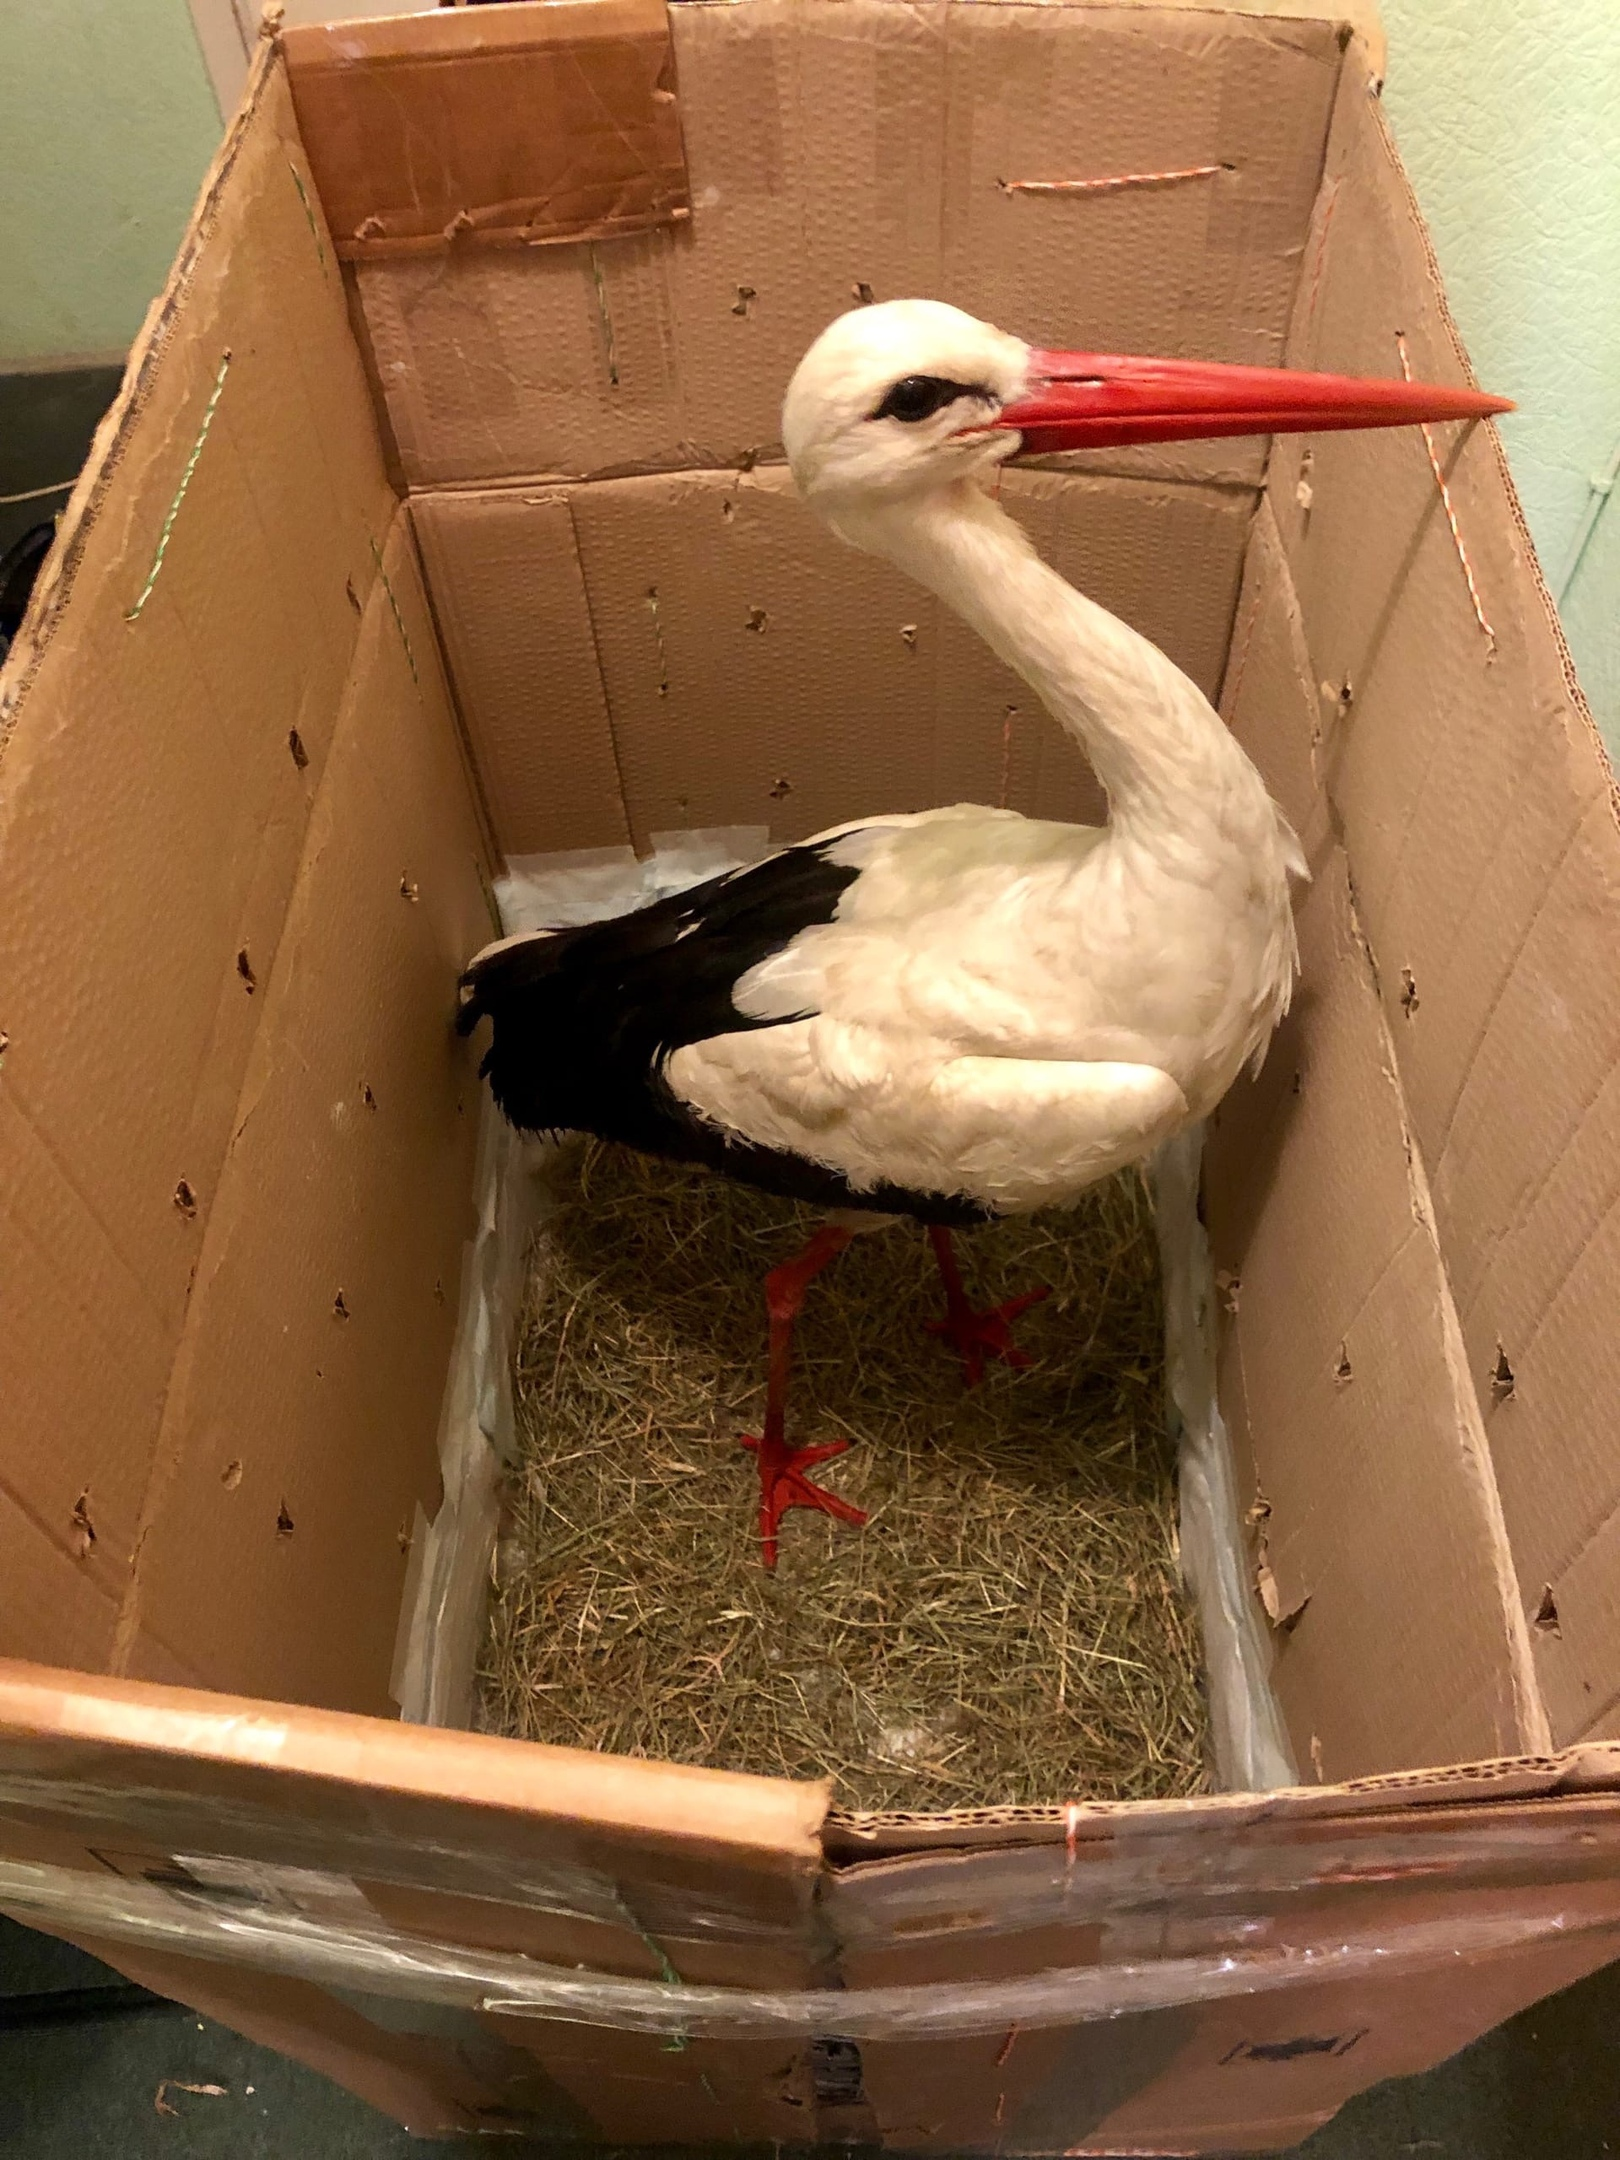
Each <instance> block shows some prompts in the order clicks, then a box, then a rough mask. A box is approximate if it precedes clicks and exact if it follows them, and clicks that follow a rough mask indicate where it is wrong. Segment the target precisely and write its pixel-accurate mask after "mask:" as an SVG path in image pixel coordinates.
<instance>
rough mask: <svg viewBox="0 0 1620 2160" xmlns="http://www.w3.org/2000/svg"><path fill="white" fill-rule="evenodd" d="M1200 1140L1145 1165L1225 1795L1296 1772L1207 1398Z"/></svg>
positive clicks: (1271, 1785) (1184, 1528)
mask: <svg viewBox="0 0 1620 2160" xmlns="http://www.w3.org/2000/svg"><path fill="white" fill-rule="evenodd" d="M1203 1147H1204V1132H1203V1127H1202V1126H1201V1125H1196V1126H1191V1127H1189V1128H1188V1130H1187V1131H1185V1132H1183V1133H1179V1134H1178V1135H1177V1136H1176V1138H1175V1139H1174V1140H1171V1141H1169V1142H1167V1143H1166V1145H1165V1146H1164V1147H1162V1148H1161V1149H1160V1150H1159V1152H1158V1154H1157V1155H1156V1156H1155V1157H1154V1159H1153V1165H1152V1182H1153V1194H1154V1213H1155V1218H1156V1221H1157V1224H1158V1234H1159V1255H1160V1265H1161V1269H1162V1273H1163V1278H1164V1327H1165V1363H1166V1378H1167V1380H1168V1383H1169V1391H1170V1400H1171V1403H1172V1404H1173V1405H1174V1408H1175V1412H1176V1422H1177V1425H1178V1428H1179V1431H1178V1448H1179V1462H1178V1476H1179V1485H1180V1500H1181V1508H1180V1517H1181V1568H1182V1573H1183V1575H1184V1576H1185V1578H1186V1581H1187V1585H1188V1587H1189V1589H1190V1590H1191V1591H1192V1593H1193V1597H1194V1599H1195V1600H1196V1602H1197V1605H1198V1617H1199V1621H1200V1623H1201V1626H1202V1630H1203V1637H1204V1669H1205V1674H1206V1677H1207V1680H1208V1684H1209V1714H1210V1727H1211V1738H1212V1741H1213V1746H1214V1753H1215V1775H1216V1782H1217V1784H1218V1785H1219V1786H1220V1788H1221V1790H1223V1791H1225V1792H1270V1791H1273V1790H1275V1789H1276V1788H1277V1787H1279V1786H1284V1785H1297V1784H1298V1783H1299V1773H1298V1770H1297V1768H1296V1766H1295V1763H1294V1757H1293V1751H1292V1749H1291V1748H1290V1746H1289V1743H1288V1733H1287V1729H1286V1727H1285V1726H1284V1724H1283V1720H1282V1713H1281V1711H1280V1710H1279V1709H1278V1707H1277V1699H1276V1696H1275V1695H1274V1693H1273V1692H1272V1686H1271V1670H1272V1654H1271V1643H1270V1639H1269V1637H1268V1636H1267V1635H1266V1633H1265V1629H1264V1626H1263V1624H1262V1621H1261V1617H1260V1611H1259V1607H1258V1605H1257V1604H1256V1601H1255V1599H1254V1597H1253V1596H1252V1595H1251V1593H1250V1590H1249V1584H1248V1577H1247V1570H1246V1565H1245V1545H1244V1540H1243V1530H1242V1525H1241V1523H1240V1521H1239V1518H1238V1504H1237V1488H1236V1486H1235V1484H1234V1482H1233V1476H1232V1449H1231V1442H1230V1440H1229V1438H1228V1435H1227V1431H1226V1426H1225V1424H1224V1423H1223V1421H1222V1418H1221V1413H1220V1406H1219V1404H1218V1402H1217V1401H1216V1395H1215V1347H1214V1315H1215V1278H1214V1272H1213V1268H1212V1265H1211V1261H1210V1255H1209V1239H1208V1238H1207V1237H1206V1236H1205V1234H1204V1226H1203V1224H1202V1223H1201V1222H1200V1221H1199V1219H1198V1181H1199V1170H1200V1164H1201V1162H1202V1159H1203Z"/></svg>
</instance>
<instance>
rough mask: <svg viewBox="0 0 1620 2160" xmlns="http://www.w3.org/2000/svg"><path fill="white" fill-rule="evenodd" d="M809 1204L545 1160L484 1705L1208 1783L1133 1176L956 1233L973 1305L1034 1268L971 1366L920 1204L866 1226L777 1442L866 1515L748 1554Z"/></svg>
mask: <svg viewBox="0 0 1620 2160" xmlns="http://www.w3.org/2000/svg"><path fill="white" fill-rule="evenodd" d="M815 1221H816V1218H815V1217H813V1216H812V1215H811V1214H810V1213H809V1212H808V1211H806V1210H803V1209H800V1208H797V1207H795V1206H793V1205H792V1204H790V1203H788V1202H784V1201H777V1200H773V1199H771V1198H769V1197H767V1196H765V1195H763V1194H758V1193H754V1192H750V1191H748V1190H746V1189H744V1188H741V1187H737V1186H731V1185H727V1184H725V1183H723V1182H722V1181H720V1180H718V1179H716V1178H714V1177H712V1176H709V1175H707V1174H705V1173H702V1172H696V1171H688V1170H686V1169H684V1168H680V1167H672V1166H669V1165H666V1164H661V1163H650V1162H648V1161H646V1160H645V1159H643V1158H641V1157H638V1156H636V1155H633V1154H630V1153H628V1152H627V1151H624V1150H621V1149H616V1148H610V1147H603V1146H600V1145H597V1144H596V1143H591V1144H589V1145H588V1146H583V1147H580V1148H578V1149H577V1150H574V1151H573V1152H571V1153H570V1154H569V1155H568V1156H566V1157H565V1158H564V1159H563V1162H562V1164H561V1165H560V1166H559V1180H558V1191H557V1195H556V1205H555V1211H554V1213H552V1214H551V1216H550V1217H549V1218H548V1222H547V1226H546V1230H545V1233H544V1235H543V1237H542V1239H541V1240H540V1241H539V1243H538V1245H537V1248H536V1265H535V1268H534V1272H533V1275H532V1278H531V1282H530V1286H529V1292H528V1299H527V1306H526V1310H525V1314H524V1318H523V1324H522V1329H521V1335H520V1341H519V1345H518V1349H517V1356H516V1373H515V1378H516V1397H517V1408H518V1429H519V1436H520V1445H521V1461H520V1465H519V1468H518V1470H517V1472H516V1473H515V1475H514V1477H513V1479H512V1481H511V1490H510V1493H509V1499H508V1507H507V1516H506V1520H505V1523H504V1526H503V1532H502V1537H501V1542H500V1545H499V1548H498V1551H497V1555H496V1568H495V1597H494V1599H493V1613H492V1621H491V1626H490V1632H489V1635H488V1638H487V1641H486V1645H485V1653H484V1659H483V1666H482V1671H481V1676H480V1679H481V1690H482V1706H481V1716H482V1722H484V1723H485V1724H486V1726H488V1727H489V1728H490V1729H493V1730H497V1731H502V1732H507V1733H511V1734H515V1735H518V1736H520V1737H522V1738H525V1739H531V1740H544V1741H552V1742H557V1743H561V1744H564V1745H568V1746H574V1747H588V1748H599V1749H604V1750H608V1751H611V1752H615V1753H622V1754H629V1755H643V1756H661V1757H665V1758H667V1759H670V1760H673V1761H677V1762H694V1763H705V1764H708V1765H710V1766H712V1767H715V1768H719V1769H731V1770H751V1771H762V1772H770V1773H776V1774H781V1775H786V1776H790V1777H820V1776H823V1775H830V1776H831V1777H832V1778H833V1779H834V1781H835V1799H836V1801H837V1802H838V1803H839V1804H840V1805H841V1806H843V1807H845V1808H853V1809H908V1810H913V1811H921V1812H929V1811H933V1810H937V1809H942V1808H957V1807H981V1806H999V1805H1009V1804H1017V1803H1041V1802H1051V1801H1054V1800H1066V1799H1071V1798H1081V1797H1088V1798H1105V1799H1141V1798H1148V1797H1160V1796H1166V1795H1172V1794H1179V1793H1186V1792H1190V1791H1193V1790H1196V1789H1197V1788H1198V1787H1199V1786H1200V1785H1201V1783H1202V1782H1203V1753H1204V1717H1203V1704H1202V1699H1201V1695H1200V1690H1199V1684H1198V1678H1197V1670H1198V1658H1199V1645H1198V1639H1197V1629H1196V1624H1195V1621H1194V1619H1193V1617H1192V1614H1191V1612H1190V1610H1189V1608H1188V1606H1187V1603H1186V1601H1185V1598H1184V1595H1183V1593H1182V1591H1181V1589H1180V1587H1179V1584H1178V1580H1177V1573H1176V1564H1175V1514H1174V1451H1173V1449H1172V1447H1171V1445H1170V1443H1169V1441H1168V1439H1167V1438H1166V1436H1165V1430H1164V1410H1163V1385H1162V1375H1163V1354H1162V1335H1161V1327H1162V1320H1161V1313H1160V1305H1159V1291H1158V1263H1157V1255H1156V1251H1155V1247H1154V1241H1153V1227H1152V1218H1151V1212H1150V1209H1149V1205H1148V1201H1147V1198H1146V1195H1145V1193H1144V1191H1143V1188H1142V1185H1141V1183H1140V1181H1139V1180H1138V1179H1137V1178H1136V1177H1135V1176H1134V1175H1132V1176H1127V1177H1124V1178H1120V1179H1117V1180H1115V1181H1114V1182H1113V1183H1111V1184H1109V1185H1107V1186H1104V1187H1102V1188H1100V1189H1099V1190H1098V1191H1097V1192H1095V1193H1094V1194H1092V1195H1090V1196H1088V1200H1087V1203H1086V1204H1085V1205H1083V1206H1082V1207H1080V1208H1078V1209H1076V1210H1075V1211H1074V1212H1073V1213H1071V1214H1068V1215H1063V1216H1048V1217H1042V1218H1038V1219H1034V1220H1024V1221H1018V1222H1010V1223H1005V1224H998V1225H995V1226H993V1227H990V1228H987V1229H985V1230H981V1231H973V1232H968V1233H964V1235H963V1236H962V1238H961V1239H960V1241H959V1249H960V1251H961V1253H962V1258H963V1268H964V1274H965V1276H966V1279H967V1282H968V1286H969V1290H970V1293H971V1294H973V1295H974V1296H975V1298H976V1300H979V1301H985V1302H988V1301H991V1300H998V1299H1001V1298H1004V1297H1007V1296H1009V1295H1011V1294H1013V1293H1015V1292H1016V1291H1018V1290H1021V1289H1025V1288H1028V1287H1030V1286H1031V1285H1033V1284H1035V1283H1040V1282H1048V1283H1050V1284H1051V1285H1052V1287H1053V1295H1052V1296H1051V1298H1050V1299H1048V1300H1047V1301H1046V1303H1045V1304H1043V1305H1040V1306H1038V1307H1036V1308H1035V1309H1034V1310H1033V1311H1031V1312H1030V1313H1028V1314H1026V1315H1025V1317H1024V1318H1023V1319H1022V1320H1021V1321H1020V1323H1019V1337H1020V1340H1021V1342H1022V1343H1023V1344H1024V1346H1025V1347H1026V1348H1027V1349H1029V1350H1030V1351H1031V1352H1032V1353H1033V1355H1034V1358H1035V1360H1036V1362H1035V1364H1034V1366H1033V1367H1031V1368H1030V1369H1029V1370H1027V1371H1022V1372H1014V1371H1012V1370H1010V1369H1008V1368H1007V1367H1005V1366H1001V1365H992V1366H991V1367H990V1368H989V1369H988V1371H987V1374H986V1378H985V1382H984V1385H983V1386H982V1387H981V1388H979V1389H978V1390H977V1391H974V1392H971V1393H970V1392H968V1391H967V1390H966V1389H965V1388H964V1387H963V1384H962V1378H961V1370H960V1366H959V1364H958V1362H957V1360H956V1359H955V1357H954V1356H952V1355H951V1354H949V1353H948V1352H946V1351H945V1350H944V1348H943V1347H942V1346H941V1345H940V1344H939V1343H938V1342H937V1341H936V1340H935V1339H933V1338H932V1337H930V1336H928V1335H927V1334H926V1333H925V1332H924V1328H923V1322H924V1321H925V1320H926V1319H928V1318H930V1317H933V1316H934V1315H935V1314H936V1313H937V1312H938V1311H940V1310H941V1309H942V1297H941V1293H940V1289H939V1283H938V1278H937V1276H936V1274H935V1272H934V1267H933V1262H932V1259H931V1257H930V1255H929V1253H928V1249H927V1244H926V1241H925V1240H924V1238H923V1236H922V1234H921V1232H920V1231H918V1230H916V1229H914V1228H910V1227H901V1228H897V1229H892V1230H888V1231H883V1232H879V1233H877V1234H874V1235H871V1236H865V1237H861V1238H857V1239H856V1240H855V1242H854V1244H853V1245H852V1246H851V1247H850V1249H849V1250H848V1252H847V1253H846V1254H845V1255H844V1257H843V1258H842V1259H841V1260H840V1261H839V1262H837V1263H836V1265H835V1266H834V1267H833V1268H831V1269H829V1270H828V1272H827V1273H826V1274H824V1275H823V1276H822V1277H821V1278H820V1280H819V1281H818V1282H817V1283H816V1285H815V1287H814V1289H813V1290H812V1292H811V1294H810V1298H809V1301H808V1304H807V1306H806V1310H805V1315H804V1318H803V1320H802V1321H801V1323H800V1325H799V1330H798V1343H797V1356H796V1359H795V1367H794V1385H793V1390H792V1394H791V1396H790V1399H789V1437H790V1438H792V1439H793V1440H795V1441H796V1442H800V1443H803V1442H806V1441H809V1440H812V1439H817V1438H830V1437H833V1436H835V1435H845V1436H847V1437H849V1438H850V1439H851V1440H853V1442H854V1443H855V1445H854V1446H853V1447H852V1448H851V1450H850V1452H849V1453H848V1454H847V1455H846V1456H844V1457H842V1458H841V1459H840V1460H838V1461H836V1462H834V1463H831V1464H829V1465H827V1466H826V1467H825V1468H824V1469H823V1470H821V1471H818V1472H816V1473H814V1474H815V1475H816V1476H818V1477H821V1478H824V1479H825V1481H826V1482H827V1483H828V1484H829V1485H831V1486H832V1487H833V1488H834V1489H835V1490H837V1491H839V1492H842V1493H844V1494H846V1495H847V1496H848V1497H849V1498H850V1499H852V1500H854V1501H855V1502H857V1504H858V1505H860V1506H861V1507H864V1508H866V1509H868V1510H869V1511H870V1513H871V1518H872V1519H871V1522H870V1523H869V1525H868V1527H867V1528H866V1529H865V1530H864V1531H857V1530H850V1529H846V1528H843V1527H841V1526H839V1525H836V1524H834V1523H832V1522H830V1521H829V1520H828V1519H827V1518H826V1517H824V1516H821V1515H812V1514H805V1513H794V1514H791V1515H789V1516H788V1517H787V1518H786V1520H785V1522H784V1525H783V1535H782V1556H781V1562H780V1565H779V1567H778V1570H777V1572H776V1574H775V1576H774V1577H772V1576H769V1575H767V1574H766V1573H765V1571H764V1569H763V1568H762V1566H761V1565H760V1559H759V1546H758V1539H757V1529H756V1504H757V1489H758V1488H757V1479H756V1474H755V1470H754V1463H753V1458H752V1457H751V1456H750V1455H748V1454H746V1453H744V1452H743V1450H742V1449H741V1448H739V1447H738V1445H737V1436H738V1435H739V1434H740V1433H744V1432H752V1431H757V1430H758V1429H759V1420H760V1417H761V1416H762V1414H763V1399H764V1385H763V1382H764V1365H765V1316H764V1303H763V1298H762V1296H761V1291H760V1279H761V1277H762V1276H763V1274H764V1272H765V1271H766V1269H767V1268H769V1267H771V1266H774V1265H776V1264H777V1263H778V1262H779V1261H781V1260H783V1259H785V1258H786V1257H788V1256H789V1255H790V1254H791V1253H792V1252H793V1251H795V1250H796V1249H797V1247H798V1245H799V1244H800V1243H801V1242H802V1241H803V1239H804V1238H805V1237H806V1236H807V1235H808V1234H809V1231H810V1229H811V1228H812V1227H813V1226H814V1223H815Z"/></svg>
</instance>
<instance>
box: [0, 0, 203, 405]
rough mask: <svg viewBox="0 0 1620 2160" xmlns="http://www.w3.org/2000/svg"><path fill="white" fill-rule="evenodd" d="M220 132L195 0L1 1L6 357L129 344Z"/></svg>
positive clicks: (0, 293) (100, 350) (0, 301)
mask: <svg viewBox="0 0 1620 2160" xmlns="http://www.w3.org/2000/svg"><path fill="white" fill-rule="evenodd" d="M219 134H220V124H219V112H218V109H217V107H216V106H215V103H214V93H213V91H212V89H211V88H210V87H209V83H208V78H207V76H206V75H205V74H204V72H203V64H202V57H201V55H200V53H199V52H198V49H197V40H196V37H195V34H194V33H193V30H192V27H191V15H190V12H189V10H188V8H187V6H186V0H0V206H3V215H0V367H4V366H11V367H15V366H17V365H18V364H20V363H27V362H29V361H39V360H49V359H56V358H59V357H63V356H66V355H75V356H82V355H96V356H102V355H106V354H112V353H118V352H121V351H123V349H124V348H125V347H126V346H127V345H128V344H129V342H130V340H131V339H132V338H133V337H134V335H135V332H136V331H137V330H138V329H139V328H140V324H141V319H142V317H143V316H144V315H145V313H146V310H147V307H148V305H149V304H150V302H151V300H152V298H153V295H154V294H155V293H156V292H157V290H158V288H159V286H160V285H161V284H162V283H163V279H164V276H165V275H166V273H167V271H168V267H169V263H170V261H171V259H172V258H173V255H174V251H175V246H176V243H177V242H178V240H179V238H180V235H181V233H182V231H183V230H184V229H185V223H186V219H187V218H188V217H189V216H190V214H191V206H192V203H193V201H194V200H195V198H196V194H197V186H198V182H199V181H200V180H201V179H202V176H203V172H204V170H205V169H206V167H207V164H208V160H209V159H210V157H212V155H213V153H214V148H215V145H216V144H217V143H218V141H219Z"/></svg>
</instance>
